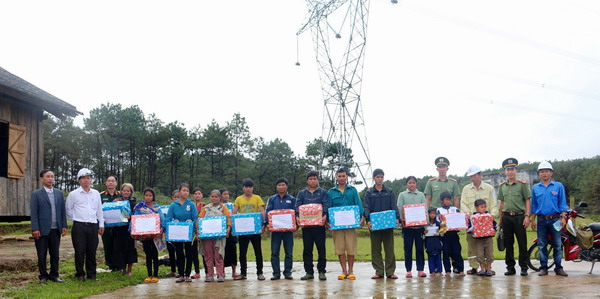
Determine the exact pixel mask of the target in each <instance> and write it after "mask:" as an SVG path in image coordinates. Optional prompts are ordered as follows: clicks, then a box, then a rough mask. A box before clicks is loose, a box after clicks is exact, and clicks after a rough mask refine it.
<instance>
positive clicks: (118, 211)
mask: <svg viewBox="0 0 600 299" xmlns="http://www.w3.org/2000/svg"><path fill="white" fill-rule="evenodd" d="M130 215H131V207H129V201H126V200H121V201H113V202H105V203H103V204H102V216H103V217H104V227H112V226H125V225H128V224H129V220H127V217H129V216H130Z"/></svg>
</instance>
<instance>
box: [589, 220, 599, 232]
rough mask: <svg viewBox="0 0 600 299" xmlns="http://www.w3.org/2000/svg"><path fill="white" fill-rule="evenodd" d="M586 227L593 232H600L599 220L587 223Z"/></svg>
mask: <svg viewBox="0 0 600 299" xmlns="http://www.w3.org/2000/svg"><path fill="white" fill-rule="evenodd" d="M588 227H589V228H590V229H591V230H592V231H593V232H594V233H597V232H600V222H594V223H590V224H588Z"/></svg>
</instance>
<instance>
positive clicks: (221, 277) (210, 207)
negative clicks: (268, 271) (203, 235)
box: [198, 190, 231, 282]
mask: <svg viewBox="0 0 600 299" xmlns="http://www.w3.org/2000/svg"><path fill="white" fill-rule="evenodd" d="M217 216H226V217H227V233H226V235H227V234H229V231H230V229H231V213H230V212H229V209H227V207H226V206H225V205H224V204H222V203H221V192H219V190H213V191H211V192H210V204H207V205H205V206H204V208H202V211H201V212H200V216H198V217H199V218H204V217H217ZM202 255H204V258H205V259H206V266H207V268H208V274H207V275H206V279H205V280H204V281H206V282H212V281H213V275H214V268H215V267H216V268H217V281H218V282H224V281H225V266H224V263H223V256H224V255H225V237H223V238H220V239H204V240H202Z"/></svg>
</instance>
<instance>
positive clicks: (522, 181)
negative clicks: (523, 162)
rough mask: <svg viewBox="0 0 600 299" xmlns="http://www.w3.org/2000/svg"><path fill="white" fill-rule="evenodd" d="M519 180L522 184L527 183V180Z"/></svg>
mask: <svg viewBox="0 0 600 299" xmlns="http://www.w3.org/2000/svg"><path fill="white" fill-rule="evenodd" d="M519 182H521V183H523V184H527V181H525V180H519Z"/></svg>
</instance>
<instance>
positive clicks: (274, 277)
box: [258, 275, 281, 280]
mask: <svg viewBox="0 0 600 299" xmlns="http://www.w3.org/2000/svg"><path fill="white" fill-rule="evenodd" d="M280 279H281V276H279V275H276V276H273V277H271V280H280ZM258 280H260V278H259V279H258Z"/></svg>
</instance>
